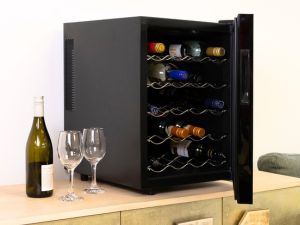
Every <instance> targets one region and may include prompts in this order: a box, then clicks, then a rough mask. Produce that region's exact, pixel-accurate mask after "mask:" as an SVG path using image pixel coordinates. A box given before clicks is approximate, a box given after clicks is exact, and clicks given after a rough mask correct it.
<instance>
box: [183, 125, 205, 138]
mask: <svg viewBox="0 0 300 225" xmlns="http://www.w3.org/2000/svg"><path fill="white" fill-rule="evenodd" d="M185 128H186V129H187V130H188V131H189V134H191V135H193V136H196V137H200V138H202V137H204V135H205V129H204V128H202V127H195V126H193V125H187V126H186V127H185Z"/></svg>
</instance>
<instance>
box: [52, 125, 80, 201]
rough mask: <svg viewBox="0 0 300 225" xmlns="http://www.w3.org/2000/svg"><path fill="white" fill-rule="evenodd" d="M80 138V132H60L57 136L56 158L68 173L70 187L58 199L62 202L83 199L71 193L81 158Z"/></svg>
mask: <svg viewBox="0 0 300 225" xmlns="http://www.w3.org/2000/svg"><path fill="white" fill-rule="evenodd" d="M81 138H82V135H81V132H80V131H61V132H60V134H59V139H58V145H57V153H58V158H59V159H60V161H61V163H62V164H63V166H64V167H65V168H67V170H68V172H69V173H70V180H69V183H70V187H69V190H68V194H66V195H64V196H61V197H60V198H59V199H60V200H62V201H75V200H80V199H83V198H82V197H80V196H78V195H76V194H75V193H74V191H73V177H74V170H75V168H76V167H77V166H78V165H79V163H80V162H81V160H82V158H83V154H82V150H81V148H82V142H81Z"/></svg>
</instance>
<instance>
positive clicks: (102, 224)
mask: <svg viewBox="0 0 300 225" xmlns="http://www.w3.org/2000/svg"><path fill="white" fill-rule="evenodd" d="M34 225H120V212H116V213H107V214H102V215H95V216H84V217H78V218H71V219H64V220H55V221H49V222H43V223H35V224H34Z"/></svg>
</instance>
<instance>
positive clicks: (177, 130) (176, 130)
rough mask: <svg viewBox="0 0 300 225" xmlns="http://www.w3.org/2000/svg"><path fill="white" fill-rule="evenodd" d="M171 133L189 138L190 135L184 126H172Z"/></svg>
mask: <svg viewBox="0 0 300 225" xmlns="http://www.w3.org/2000/svg"><path fill="white" fill-rule="evenodd" d="M171 135H172V136H175V137H179V138H187V137H188V136H189V131H188V130H187V129H184V128H179V127H175V126H172V127H171Z"/></svg>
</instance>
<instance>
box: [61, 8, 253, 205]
mask: <svg viewBox="0 0 300 225" xmlns="http://www.w3.org/2000/svg"><path fill="white" fill-rule="evenodd" d="M191 46H192V47H191ZM209 49H210V50H209ZM198 50H199V51H200V53H199V51H198ZM197 51H198V52H197ZM198 53H199V54H198ZM64 108H65V110H64V119H65V120H64V128H65V129H68V130H70V129H76V130H81V129H83V128H85V127H103V128H104V132H105V136H106V141H107V150H106V151H107V153H106V156H105V157H104V159H103V160H102V161H100V163H99V164H98V174H97V178H98V179H99V180H102V181H106V182H109V183H113V184H116V185H120V186H124V187H128V188H131V189H135V190H138V191H141V192H144V193H148V194H151V193H155V192H158V191H159V190H160V189H161V188H163V187H166V186H173V185H181V184H189V183H196V182H206V181H213V180H232V182H233V188H234V193H235V199H236V200H237V202H238V203H252V193H253V188H252V183H253V182H252V180H253V174H252V171H253V162H252V160H253V159H252V158H253V15H251V14H240V15H238V16H237V17H236V18H234V19H233V20H221V21H219V22H197V21H187V20H175V19H163V18H151V17H132V18H120V19H108V20H99V21H86V22H75V23H66V24H64ZM77 172H78V173H80V174H81V176H82V178H84V177H86V176H89V175H90V174H91V169H90V165H89V163H88V162H87V161H85V160H83V162H82V163H81V164H80V165H79V166H78V168H77Z"/></svg>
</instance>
